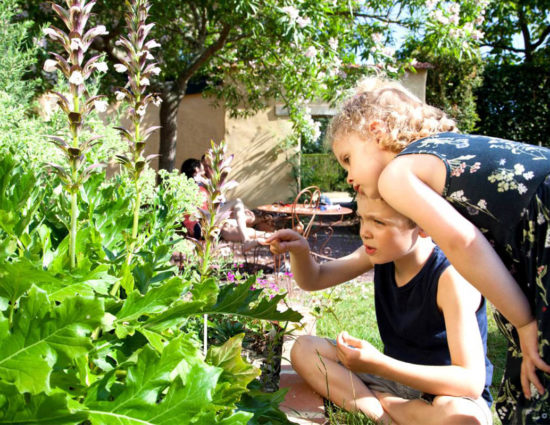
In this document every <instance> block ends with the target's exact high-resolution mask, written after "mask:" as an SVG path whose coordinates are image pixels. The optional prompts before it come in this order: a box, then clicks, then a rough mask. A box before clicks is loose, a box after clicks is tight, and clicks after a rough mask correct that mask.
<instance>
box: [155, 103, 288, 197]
mask: <svg viewBox="0 0 550 425" xmlns="http://www.w3.org/2000/svg"><path fill="white" fill-rule="evenodd" d="M145 123H146V125H147V126H149V125H159V108H156V107H154V106H153V105H151V106H150V107H149V108H148V111H147V116H146V118H145ZM290 131H291V124H290V121H289V120H288V118H284V117H277V116H275V106H274V105H273V106H271V107H269V108H268V109H266V110H264V111H261V112H259V113H257V114H256V115H254V116H252V117H249V118H230V116H229V113H228V112H227V111H225V109H224V108H222V107H219V108H216V107H214V106H213V105H212V103H211V100H209V99H206V98H203V97H202V95H200V94H193V95H187V96H185V98H184V99H183V101H182V103H181V105H180V108H179V110H178V146H177V151H176V163H175V166H176V167H177V168H178V169H179V168H180V166H181V163H182V162H183V161H184V160H186V159H187V158H197V159H199V158H200V157H201V156H202V155H203V154H204V153H205V152H206V151H207V150H208V149H209V148H210V146H211V144H210V143H211V140H213V141H214V142H215V143H219V142H220V141H222V140H225V141H226V142H227V150H228V152H229V153H230V154H233V155H235V157H234V159H233V162H232V164H231V165H232V171H231V174H230V176H229V178H230V179H233V180H236V181H237V182H238V183H239V185H238V186H237V187H236V188H235V189H233V190H232V191H231V192H230V193H229V194H228V196H229V197H231V198H235V197H239V198H241V199H242V200H243V202H244V203H245V205H246V206H248V207H249V208H255V207H257V206H258V205H262V204H267V203H272V202H274V201H276V200H286V199H287V198H289V197H290V196H292V194H293V193H295V187H294V186H293V185H294V180H293V179H292V168H291V166H290V164H288V163H287V162H286V160H287V158H288V156H289V152H284V151H282V150H281V148H280V142H281V141H282V139H283V138H284V137H286V135H288V134H290ZM159 140H160V131H156V132H155V133H154V134H153V135H151V137H150V139H149V140H148V141H147V154H157V153H158V152H159ZM152 165H153V166H154V167H155V168H158V160H157V159H155V160H154V161H152Z"/></svg>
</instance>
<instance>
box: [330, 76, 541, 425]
mask: <svg viewBox="0 0 550 425" xmlns="http://www.w3.org/2000/svg"><path fill="white" fill-rule="evenodd" d="M327 133H328V134H327V137H328V141H329V142H330V144H331V146H332V150H333V152H334V154H335V156H336V158H337V160H338V161H339V163H340V164H341V165H342V166H343V167H344V169H345V170H346V171H347V174H348V176H347V181H348V183H350V184H351V185H353V187H354V188H355V189H356V190H361V191H362V192H364V193H366V194H367V196H369V197H371V198H383V199H384V200H385V201H386V202H387V203H388V204H389V205H390V206H391V207H393V208H394V209H395V210H397V211H398V212H399V213H401V214H403V215H404V216H406V217H408V218H410V219H411V220H412V221H414V222H415V223H417V224H418V225H419V226H420V227H421V228H422V229H424V231H426V233H427V234H428V235H429V236H431V237H432V239H433V240H434V241H435V243H436V244H437V245H438V246H439V247H440V248H441V250H442V251H443V252H444V253H445V255H446V256H447V258H448V259H449V261H450V262H451V264H452V265H453V266H454V267H455V268H456V269H457V270H458V272H459V273H460V274H461V275H462V276H463V277H464V278H466V280H468V281H469V282H470V283H471V284H472V285H473V286H475V287H476V288H477V289H478V290H479V291H480V292H481V293H482V294H483V295H484V296H485V297H487V299H488V300H489V301H490V302H492V303H493V305H494V306H495V307H496V309H497V310H498V312H499V313H500V314H497V316H498V317H497V319H498V320H497V321H498V322H499V324H500V326H499V327H500V328H501V330H502V331H503V333H504V334H505V335H506V337H507V338H508V340H509V343H510V346H509V351H508V358H507V364H506V369H505V371H504V377H503V382H502V384H501V387H500V392H499V396H498V398H497V412H498V415H499V417H500V418H501V420H502V421H503V423H505V424H508V423H521V424H526V423H528V424H543V423H544V424H548V423H550V400H549V396H548V391H545V389H548V388H549V387H550V375H549V373H550V366H549V365H548V364H549V363H550V320H549V316H550V313H549V312H548V302H549V299H548V290H549V287H550V274H548V265H549V264H550V227H549V221H550V177H549V173H550V150H548V149H546V148H543V147H538V146H533V145H529V144H523V143H519V142H514V141H509V140H504V139H498V138H494V137H486V136H477V135H468V134H460V133H459V132H458V130H457V127H456V125H455V123H454V122H453V121H452V120H451V119H449V118H448V117H447V116H446V115H445V113H444V112H443V111H441V110H439V109H437V108H434V107H431V106H429V105H427V104H426V103H425V102H422V101H420V100H419V99H418V98H417V97H416V96H414V95H413V94H411V93H410V92H409V91H407V90H406V89H405V88H404V87H403V86H402V85H400V84H399V83H398V82H395V81H389V80H383V79H378V78H370V79H366V80H364V81H362V82H361V83H360V84H359V85H358V87H357V89H356V92H355V94H354V95H353V96H351V97H350V98H349V99H347V100H346V101H345V102H344V103H343V104H342V106H341V108H340V111H339V112H338V113H337V115H336V116H335V117H334V118H333V119H332V121H331V124H330V127H329V130H328V132H327ZM522 390H523V391H522Z"/></svg>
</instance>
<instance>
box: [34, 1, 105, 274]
mask: <svg viewBox="0 0 550 425" xmlns="http://www.w3.org/2000/svg"><path fill="white" fill-rule="evenodd" d="M65 3H66V5H67V9H65V8H63V7H62V6H59V5H58V4H55V3H53V4H52V9H53V10H54V11H55V12H56V14H57V15H58V16H59V17H60V18H61V20H62V21H63V23H64V24H65V26H66V28H67V32H65V31H63V30H61V29H59V28H57V27H55V26H50V27H49V28H46V29H45V30H44V33H45V34H46V35H47V36H49V37H50V39H51V40H52V41H54V42H57V43H59V44H60V45H61V46H62V47H63V49H64V50H65V52H66V54H67V57H66V58H65V57H63V56H62V55H60V54H57V53H54V52H51V55H52V56H53V59H48V60H46V62H45V63H44V70H45V71H47V72H53V71H56V70H59V71H61V73H62V74H63V75H64V76H65V78H66V79H67V81H68V84H69V94H68V96H65V95H64V94H62V93H59V92H54V94H55V95H56V96H57V98H58V105H59V106H60V107H61V109H62V110H63V112H64V113H65V114H66V115H67V118H68V122H69V137H70V140H66V138H65V137H63V136H53V135H50V136H48V137H49V138H50V139H51V141H52V142H53V143H54V144H55V145H56V146H57V147H58V148H60V149H61V150H62V151H63V153H64V155H65V157H66V160H67V163H68V165H69V168H68V169H66V168H65V167H64V166H63V165H60V164H54V163H49V164H48V165H49V167H50V168H51V170H52V171H54V172H55V173H56V174H57V175H58V176H59V178H60V180H61V182H62V183H63V186H64V188H65V190H66V191H67V192H68V193H69V194H70V198H71V211H70V217H71V223H70V229H69V257H70V264H71V268H75V266H76V237H77V232H78V193H79V191H80V188H81V186H82V184H83V183H84V182H85V181H86V180H87V179H88V178H89V176H90V173H91V172H92V171H93V170H94V169H95V168H98V167H100V166H101V165H100V164H91V165H88V166H87V167H86V168H84V167H85V166H86V165H87V164H86V153H87V152H88V151H89V150H90V148H91V147H92V146H93V145H94V144H96V143H97V139H99V138H100V137H101V136H92V137H91V138H89V139H88V140H85V141H82V140H81V130H82V128H83V126H84V122H85V119H86V116H87V115H88V114H89V113H90V112H91V111H92V110H94V109H96V110H97V111H99V112H102V111H105V110H106V109H107V102H106V100H104V98H105V96H102V95H97V96H90V95H89V93H88V91H87V90H86V84H85V83H86V80H87V79H88V78H90V76H91V75H92V73H93V72H94V71H99V72H106V71H107V69H108V67H107V64H106V63H105V62H104V61H102V60H101V57H102V56H101V55H95V56H92V57H91V58H89V59H88V60H87V61H86V62H84V60H85V58H86V53H87V51H88V49H89V47H90V46H91V44H92V42H93V41H94V39H95V38H96V37H98V36H101V35H105V34H107V30H106V28H105V26H103V25H98V26H96V27H93V28H91V29H89V30H88V31H85V28H86V24H87V23H88V20H89V18H90V15H91V10H92V8H93V7H94V5H95V3H96V2H95V0H90V1H87V0H66V2H65Z"/></svg>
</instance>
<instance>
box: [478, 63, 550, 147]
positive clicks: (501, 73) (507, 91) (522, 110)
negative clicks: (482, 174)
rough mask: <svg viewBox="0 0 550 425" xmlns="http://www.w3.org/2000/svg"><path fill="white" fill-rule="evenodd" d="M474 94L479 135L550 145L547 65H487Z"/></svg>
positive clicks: (548, 73) (549, 86) (549, 97)
mask: <svg viewBox="0 0 550 425" xmlns="http://www.w3.org/2000/svg"><path fill="white" fill-rule="evenodd" d="M476 94H477V97H478V113H479V116H480V119H481V120H480V123H479V133H481V134H486V135H489V136H495V137H502V138H505V139H513V140H519V141H523V142H527V143H532V144H540V145H542V146H550V141H549V139H548V134H550V71H549V68H548V66H537V65H529V64H521V65H507V64H502V65H489V66H487V68H486V69H485V72H484V80H483V85H482V86H481V87H479V89H478V90H477V92H476Z"/></svg>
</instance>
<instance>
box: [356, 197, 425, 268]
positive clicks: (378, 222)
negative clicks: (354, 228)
mask: <svg viewBox="0 0 550 425" xmlns="http://www.w3.org/2000/svg"><path fill="white" fill-rule="evenodd" d="M357 215H358V216H359V219H360V222H361V230H360V233H359V234H360V236H361V240H362V241H363V245H364V246H365V251H366V253H367V255H368V256H369V258H370V260H371V261H372V263H373V264H384V263H389V262H391V261H395V260H397V259H399V258H401V257H403V256H404V255H406V254H408V253H410V252H411V251H412V249H413V248H414V246H415V243H416V241H417V239H418V237H419V231H420V229H419V228H418V227H417V226H412V224H411V222H410V221H409V220H408V219H407V218H406V217H404V216H402V215H401V214H399V213H397V212H396V211H395V210H394V209H393V208H391V207H390V206H389V205H388V204H386V202H384V201H383V200H382V199H369V198H367V197H366V196H364V195H360V196H358V197H357Z"/></svg>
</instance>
